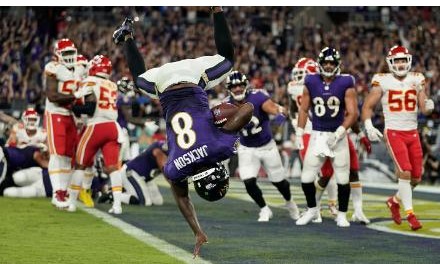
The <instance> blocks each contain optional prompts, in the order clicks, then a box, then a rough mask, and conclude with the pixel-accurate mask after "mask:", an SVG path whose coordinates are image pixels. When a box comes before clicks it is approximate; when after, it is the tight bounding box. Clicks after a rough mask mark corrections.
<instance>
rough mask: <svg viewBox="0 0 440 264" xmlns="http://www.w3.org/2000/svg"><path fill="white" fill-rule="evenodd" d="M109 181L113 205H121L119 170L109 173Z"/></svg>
mask: <svg viewBox="0 0 440 264" xmlns="http://www.w3.org/2000/svg"><path fill="white" fill-rule="evenodd" d="M110 181H111V183H112V193H113V206H114V207H121V195H122V178H121V173H120V172H119V171H114V172H112V173H110Z"/></svg>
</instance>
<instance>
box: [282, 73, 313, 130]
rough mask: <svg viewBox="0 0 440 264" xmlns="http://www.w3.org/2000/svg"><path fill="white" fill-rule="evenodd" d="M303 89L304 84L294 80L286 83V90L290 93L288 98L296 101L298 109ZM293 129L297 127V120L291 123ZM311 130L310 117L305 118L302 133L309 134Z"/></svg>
mask: <svg viewBox="0 0 440 264" xmlns="http://www.w3.org/2000/svg"><path fill="white" fill-rule="evenodd" d="M303 91H304V85H303V84H296V83H295V82H293V81H292V82H289V83H288V84H287V92H288V93H289V95H290V98H291V99H292V100H293V101H294V102H295V103H296V105H297V107H298V109H299V108H300V105H301V98H302V94H303ZM295 119H298V115H297V116H296V117H295ZM293 125H294V128H295V130H297V129H298V120H297V121H296V122H294V123H293ZM311 132H312V122H311V121H310V118H307V122H306V126H305V127H304V133H306V134H310V133H311Z"/></svg>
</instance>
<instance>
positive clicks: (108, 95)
mask: <svg viewBox="0 0 440 264" xmlns="http://www.w3.org/2000/svg"><path fill="white" fill-rule="evenodd" d="M86 86H92V89H93V93H94V94H95V96H96V100H97V101H96V108H95V112H94V113H93V116H92V117H89V118H88V119H87V125H90V124H97V123H103V122H109V121H116V119H117V118H118V109H117V107H116V100H117V97H118V87H117V85H116V83H114V82H112V81H110V80H107V79H103V78H100V77H96V76H89V77H87V78H85V79H84V80H83V82H82V84H81V88H80V89H83V88H84V87H86Z"/></svg>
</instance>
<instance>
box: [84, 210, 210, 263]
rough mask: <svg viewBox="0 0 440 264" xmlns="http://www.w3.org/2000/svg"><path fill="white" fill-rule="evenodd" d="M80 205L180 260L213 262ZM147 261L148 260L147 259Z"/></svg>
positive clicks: (108, 215)
mask: <svg viewBox="0 0 440 264" xmlns="http://www.w3.org/2000/svg"><path fill="white" fill-rule="evenodd" d="M78 207H80V208H81V209H82V210H83V211H85V212H87V213H89V214H91V215H93V216H95V217H96V218H100V219H102V220H103V221H104V222H106V223H108V224H110V225H112V226H114V227H116V228H118V229H120V230H121V231H122V232H124V233H126V234H128V235H129V236H131V237H134V238H136V239H137V240H139V241H141V242H143V243H145V244H147V245H149V246H151V247H154V248H155V249H157V250H159V251H161V252H163V253H165V254H167V255H170V256H172V257H174V258H176V259H178V260H180V261H183V262H184V263H201V264H202V263H203V264H211V262H209V261H207V260H204V259H203V258H201V257H197V258H196V259H193V255H192V254H190V253H188V252H187V251H185V250H183V249H181V248H179V247H176V246H174V245H172V244H169V243H168V242H166V241H165V240H162V239H160V238H157V237H155V236H153V235H152V234H150V233H148V232H145V231H144V230H142V229H140V228H137V227H135V226H133V225H130V224H128V223H126V222H124V221H122V220H120V219H118V218H116V217H113V216H111V215H110V214H107V213H104V212H102V211H100V210H98V209H95V208H87V207H85V206H84V205H82V204H78ZM146 262H148V261H147V260H146Z"/></svg>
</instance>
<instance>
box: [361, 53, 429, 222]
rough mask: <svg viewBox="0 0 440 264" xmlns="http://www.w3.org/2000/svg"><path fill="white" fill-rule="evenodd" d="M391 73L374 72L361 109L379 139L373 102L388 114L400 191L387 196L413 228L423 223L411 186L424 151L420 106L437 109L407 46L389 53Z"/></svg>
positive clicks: (392, 207)
mask: <svg viewBox="0 0 440 264" xmlns="http://www.w3.org/2000/svg"><path fill="white" fill-rule="evenodd" d="M386 61H387V63H388V67H389V70H390V72H391V73H378V74H375V75H374V76H373V79H372V83H371V86H372V88H371V91H370V94H369V96H368V97H367V99H366V100H365V103H364V107H363V109H362V118H363V120H364V121H365V129H366V131H367V134H368V137H369V138H370V139H371V140H373V141H378V140H379V139H380V138H381V137H382V136H383V135H382V134H381V133H380V131H378V130H377V129H376V128H375V127H374V126H373V124H372V121H371V116H372V113H373V109H374V106H375V105H376V104H377V103H378V102H379V101H380V102H381V104H382V108H383V114H384V117H385V130H384V136H385V143H386V145H387V148H388V151H389V153H390V156H391V157H392V159H393V161H394V164H395V167H396V171H397V175H398V177H399V179H398V192H397V193H396V195H394V196H392V197H390V198H389V199H388V200H387V205H388V207H389V208H390V211H391V215H392V218H393V220H394V222H395V223H396V224H399V225H400V224H401V222H402V220H401V217H400V204H399V202H400V201H401V202H402V204H403V206H404V209H405V212H406V214H407V220H408V223H409V225H410V227H411V229H412V230H417V229H420V228H421V227H422V225H421V223H420V222H419V221H418V220H417V218H416V216H415V214H414V212H413V205H412V188H414V187H415V186H416V185H417V184H418V182H420V179H421V176H422V164H423V151H422V146H421V143H420V137H419V133H418V132H417V115H418V112H419V108H420V109H421V111H422V112H423V113H424V114H425V115H428V114H430V113H431V112H432V110H433V109H434V102H433V101H432V100H431V99H428V98H427V96H426V93H425V77H424V76H423V74H422V73H419V72H409V70H410V69H411V62H412V56H411V54H410V53H409V52H408V49H406V48H405V47H402V46H394V47H392V48H391V49H390V51H389V52H388V56H387V57H386Z"/></svg>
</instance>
